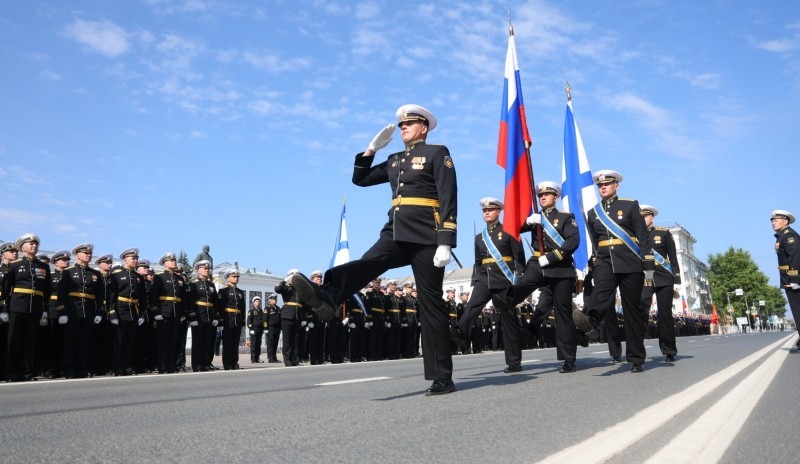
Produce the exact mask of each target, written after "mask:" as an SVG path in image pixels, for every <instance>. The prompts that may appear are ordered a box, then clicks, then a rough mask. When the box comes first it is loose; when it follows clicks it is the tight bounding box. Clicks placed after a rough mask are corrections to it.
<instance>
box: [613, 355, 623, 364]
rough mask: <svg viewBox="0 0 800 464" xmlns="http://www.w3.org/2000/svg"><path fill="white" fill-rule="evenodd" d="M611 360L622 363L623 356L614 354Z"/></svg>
mask: <svg viewBox="0 0 800 464" xmlns="http://www.w3.org/2000/svg"><path fill="white" fill-rule="evenodd" d="M611 362H612V363H614V364H617V363H621V362H622V358H620V357H619V356H614V357H613V358H611Z"/></svg>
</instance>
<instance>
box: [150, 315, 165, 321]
mask: <svg viewBox="0 0 800 464" xmlns="http://www.w3.org/2000/svg"><path fill="white" fill-rule="evenodd" d="M153 319H155V320H157V321H163V320H164V316H162V315H161V314H156V317H154V318H153Z"/></svg>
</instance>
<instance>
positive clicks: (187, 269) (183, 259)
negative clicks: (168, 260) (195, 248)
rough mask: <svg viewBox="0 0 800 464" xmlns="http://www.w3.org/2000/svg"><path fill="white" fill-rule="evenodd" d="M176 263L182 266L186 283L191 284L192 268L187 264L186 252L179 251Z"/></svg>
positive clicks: (192, 278)
mask: <svg viewBox="0 0 800 464" xmlns="http://www.w3.org/2000/svg"><path fill="white" fill-rule="evenodd" d="M178 262H179V263H182V264H183V275H184V277H186V282H191V281H192V280H194V268H193V267H192V265H191V264H190V263H189V257H188V256H186V252H185V251H183V250H181V252H180V253H178Z"/></svg>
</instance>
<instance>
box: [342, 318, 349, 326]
mask: <svg viewBox="0 0 800 464" xmlns="http://www.w3.org/2000/svg"><path fill="white" fill-rule="evenodd" d="M348 322H350V318H349V317H345V318H344V319H342V325H347V323H348Z"/></svg>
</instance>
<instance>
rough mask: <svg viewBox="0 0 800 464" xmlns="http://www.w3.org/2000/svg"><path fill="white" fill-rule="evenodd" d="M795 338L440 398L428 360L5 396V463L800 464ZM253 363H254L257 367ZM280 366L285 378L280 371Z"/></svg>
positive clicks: (25, 389) (538, 373)
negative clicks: (640, 368) (433, 393)
mask: <svg viewBox="0 0 800 464" xmlns="http://www.w3.org/2000/svg"><path fill="white" fill-rule="evenodd" d="M796 339H797V335H795V334H793V333H790V332H780V333H764V334H739V335H728V336H725V335H722V336H703V337H686V338H679V339H678V349H679V354H678V361H677V362H676V363H674V364H669V363H665V362H664V361H663V356H661V355H660V353H659V352H658V343H657V341H656V340H648V341H647V343H646V345H647V350H648V355H649V357H648V360H647V362H646V364H645V369H646V371H645V372H644V373H642V374H633V373H631V372H629V366H630V365H629V364H624V363H623V364H616V365H615V364H612V363H611V362H610V358H609V357H608V354H607V352H606V351H605V349H604V348H605V346H604V345H597V344H595V345H591V346H590V347H588V348H579V352H578V358H579V360H578V369H579V370H578V372H577V373H574V374H559V373H558V369H559V367H560V365H561V363H560V362H559V361H557V360H556V359H555V356H556V355H555V350H554V349H544V350H529V351H525V352H524V353H523V367H524V368H525V370H524V371H523V372H521V373H518V374H503V373H502V369H503V368H504V367H505V365H504V363H503V354H502V353H501V352H490V353H483V354H478V355H466V356H457V357H456V358H455V367H456V372H455V376H454V380H455V382H456V386H457V388H458V391H457V392H455V393H453V394H450V395H444V396H439V397H426V396H424V390H425V388H427V387H428V386H429V384H430V382H427V381H425V380H424V379H423V378H422V360H421V359H413V360H399V361H385V362H378V363H360V364H340V365H324V366H302V367H294V368H284V367H281V366H280V365H271V366H270V365H269V364H262V365H257V366H264V367H267V366H270V367H272V368H250V369H242V370H238V371H216V372H208V373H190V374H173V375H160V376H159V375H147V376H137V377H109V378H105V377H103V378H94V379H79V380H55V381H40V382H27V383H7V384H2V385H0V404H2V407H1V409H0V460H1V461H2V462H26V463H27V462H132V461H140V462H153V461H155V462H243V461H245V460H248V461H254V460H258V461H262V462H268V461H275V462H289V461H293V462H359V463H364V462H381V463H393V462H405V463H408V462H434V463H438V462H442V463H444V462H447V463H452V462H465V463H472V462H475V463H478V462H480V463H485V462H498V463H500V462H502V463H517V462H539V461H544V462H569V463H587V462H614V463H640V462H654V463H655V462H669V463H670V464H673V463H676V462H692V463H698V462H703V463H705V462H723V463H746V462H747V463H749V462H781V463H782V462H796V461H797V456H798V455H800V445H798V444H797V440H796V438H795V436H796V433H793V432H795V429H794V425H795V424H796V423H797V412H796V411H797V406H796V404H795V402H794V401H792V399H793V393H794V391H795V387H794V386H795V385H798V381H800V369H798V368H797V364H798V363H800V353H799V354H795V353H790V352H789V348H791V347H792V346H793V344H794V342H795V341H796ZM244 357H246V355H243V358H244ZM275 366H278V367H275Z"/></svg>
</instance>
